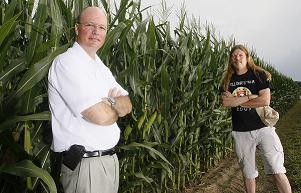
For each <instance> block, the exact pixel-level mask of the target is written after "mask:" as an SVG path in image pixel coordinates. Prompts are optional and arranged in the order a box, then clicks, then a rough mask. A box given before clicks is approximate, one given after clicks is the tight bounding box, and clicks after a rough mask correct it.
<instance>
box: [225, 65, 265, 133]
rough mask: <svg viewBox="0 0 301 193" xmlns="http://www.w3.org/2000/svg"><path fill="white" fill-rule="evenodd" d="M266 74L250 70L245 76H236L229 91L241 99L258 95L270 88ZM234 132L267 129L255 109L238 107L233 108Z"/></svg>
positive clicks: (232, 79) (233, 77)
mask: <svg viewBox="0 0 301 193" xmlns="http://www.w3.org/2000/svg"><path fill="white" fill-rule="evenodd" d="M269 87H270V84H269V81H268V80H267V76H266V74H265V72H263V71H260V72H258V73H257V76H256V75H255V73H254V72H253V71H251V70H248V72H246V73H245V74H242V75H237V74H234V75H233V76H232V78H231V81H230V84H229V91H230V92H231V93H232V95H233V96H236V97H241V96H246V95H250V94H256V95H258V93H259V91H260V90H263V89H266V88H269ZM232 125H233V131H253V130H256V129H260V128H262V127H265V125H264V123H263V122H262V121H261V120H260V118H259V116H258V114H257V113H256V109H255V108H246V107H242V106H237V107H233V108H232Z"/></svg>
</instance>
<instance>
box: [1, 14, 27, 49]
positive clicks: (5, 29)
mask: <svg viewBox="0 0 301 193" xmlns="http://www.w3.org/2000/svg"><path fill="white" fill-rule="evenodd" d="M21 13H22V12H20V13H18V14H17V15H15V16H14V17H13V18H11V19H9V20H8V21H7V22H5V23H4V24H3V25H2V26H1V27H0V45H2V42H3V41H4V39H5V38H6V37H7V36H8V35H9V33H10V32H11V30H12V28H13V26H14V25H15V24H16V22H17V19H18V17H19V16H20V15H21Z"/></svg>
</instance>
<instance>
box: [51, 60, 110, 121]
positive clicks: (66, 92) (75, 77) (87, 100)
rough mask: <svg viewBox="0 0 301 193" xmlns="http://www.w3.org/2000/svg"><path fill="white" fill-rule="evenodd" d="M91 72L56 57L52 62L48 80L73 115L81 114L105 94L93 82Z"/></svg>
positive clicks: (105, 93)
mask: <svg viewBox="0 0 301 193" xmlns="http://www.w3.org/2000/svg"><path fill="white" fill-rule="evenodd" d="M92 77H93V73H92V72H89V71H88V70H87V68H83V67H81V66H80V65H76V63H70V62H68V61H66V60H63V61H62V60H61V59H60V57H58V58H56V59H55V60H54V62H53V64H52V67H51V69H50V74H49V81H50V83H51V84H52V85H53V87H54V88H55V89H56V91H57V92H58V94H59V95H60V97H61V98H62V100H63V101H64V102H65V104H66V106H68V108H69V109H70V110H71V112H72V113H73V114H74V115H75V116H81V112H82V111H84V110H85V109H86V108H88V107H90V106H92V105H94V104H96V103H98V102H100V101H101V98H102V97H104V96H106V95H107V92H105V90H104V89H98V88H97V87H95V83H93V78H92Z"/></svg>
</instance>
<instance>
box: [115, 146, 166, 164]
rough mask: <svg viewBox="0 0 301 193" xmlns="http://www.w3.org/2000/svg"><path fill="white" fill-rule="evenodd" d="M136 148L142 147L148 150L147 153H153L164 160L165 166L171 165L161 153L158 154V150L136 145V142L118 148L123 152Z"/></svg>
mask: <svg viewBox="0 0 301 193" xmlns="http://www.w3.org/2000/svg"><path fill="white" fill-rule="evenodd" d="M137 147H143V148H146V149H148V150H149V151H151V152H153V153H154V154H155V155H157V156H159V157H160V158H161V159H162V160H164V161H165V162H166V163H167V164H169V165H171V164H170V162H169V161H168V160H167V159H166V158H165V157H164V155H163V154H162V153H160V152H159V151H158V150H156V149H154V148H152V147H151V146H149V145H146V144H142V143H137V142H133V143H130V144H128V145H123V146H121V147H120V148H121V149H125V150H129V149H135V148H137Z"/></svg>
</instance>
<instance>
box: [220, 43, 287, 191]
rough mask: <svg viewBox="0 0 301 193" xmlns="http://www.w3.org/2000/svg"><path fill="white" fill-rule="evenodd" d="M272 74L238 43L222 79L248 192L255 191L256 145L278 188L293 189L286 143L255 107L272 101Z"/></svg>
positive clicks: (223, 101)
mask: <svg viewBox="0 0 301 193" xmlns="http://www.w3.org/2000/svg"><path fill="white" fill-rule="evenodd" d="M270 80H271V74H270V73H269V72H267V71H265V70H264V69H262V68H260V67H259V66H257V65H255V64H254V62H253V59H252V57H251V56H250V54H249V51H248V50H247V48H246V47H245V46H243V45H236V46H234V47H233V48H232V49H231V51H230V58H229V64H228V67H227V69H226V72H225V73H224V76H223V80H222V96H221V99H222V103H223V106H225V107H231V110H232V125H233V131H232V135H233V138H234V141H235V151H236V154H237V157H238V161H239V164H240V167H241V169H242V172H243V176H244V182H245V188H246V192H247V193H255V189H256V182H255V178H256V177H257V176H258V171H257V168H256V163H255V160H256V159H255V154H256V149H258V150H259V151H260V153H261V155H262V159H263V163H264V169H265V173H266V174H269V175H272V176H273V178H274V181H275V183H276V185H277V188H278V191H279V192H282V193H291V187H290V183H289V181H288V179H287V177H286V175H285V172H286V170H285V167H284V154H283V147H282V145H281V142H280V140H279V137H278V135H277V134H276V132H275V127H269V126H266V125H265V124H264V123H263V122H262V121H261V119H260V117H259V116H258V114H257V113H256V109H255V108H256V107H262V106H268V105H270V99H271V94H270V84H269V82H270Z"/></svg>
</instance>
